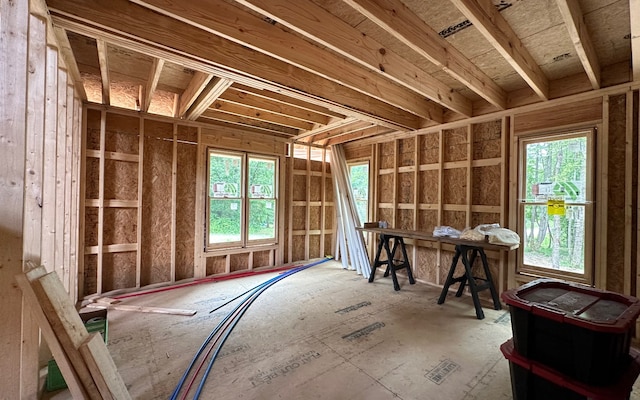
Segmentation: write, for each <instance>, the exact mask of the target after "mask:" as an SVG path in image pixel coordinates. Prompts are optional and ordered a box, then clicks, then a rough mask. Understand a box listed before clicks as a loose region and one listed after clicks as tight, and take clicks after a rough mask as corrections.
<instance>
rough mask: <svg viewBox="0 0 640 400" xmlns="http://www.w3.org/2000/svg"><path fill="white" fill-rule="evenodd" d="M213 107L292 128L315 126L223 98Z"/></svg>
mask: <svg viewBox="0 0 640 400" xmlns="http://www.w3.org/2000/svg"><path fill="white" fill-rule="evenodd" d="M211 108H212V109H214V110H216V111H220V112H223V113H227V114H233V115H238V116H242V117H246V118H250V119H255V120H258V121H264V122H270V123H272V124H277V125H282V126H288V127H290V128H295V129H300V130H309V129H311V128H313V124H312V123H310V122H306V121H301V120H299V119H295V118H289V117H287V116H284V115H282V114H276V113H273V112H270V111H265V110H262V109H257V108H253V107H247V106H245V105H244V104H239V103H232V102H228V101H225V100H222V99H218V100H216V101H215V102H214V103H213V104H212V105H211Z"/></svg>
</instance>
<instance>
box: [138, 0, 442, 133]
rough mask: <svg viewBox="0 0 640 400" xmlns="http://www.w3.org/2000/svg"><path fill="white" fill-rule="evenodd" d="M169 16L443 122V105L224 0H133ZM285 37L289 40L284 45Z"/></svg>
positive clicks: (416, 113)
mask: <svg viewBox="0 0 640 400" xmlns="http://www.w3.org/2000/svg"><path fill="white" fill-rule="evenodd" d="M133 1H134V2H135V3H137V4H140V5H142V6H145V7H148V8H149V9H151V10H153V11H156V12H158V13H161V14H164V15H166V16H168V17H171V18H175V19H178V20H182V21H184V22H187V23H189V24H191V25H193V26H194V27H198V28H200V29H203V30H206V31H208V32H210V33H213V34H216V35H219V36H222V37H224V38H227V39H229V40H231V41H233V42H236V43H238V44H240V45H243V46H247V47H249V48H252V49H254V50H256V51H260V52H262V53H264V54H267V55H269V56H272V57H274V58H277V59H280V60H283V61H285V62H287V63H288V64H291V65H295V66H296V67H299V68H301V69H304V70H307V71H309V72H312V73H314V74H317V75H320V76H321V77H323V78H325V79H328V80H331V81H333V82H335V83H338V84H340V85H344V86H347V87H349V88H351V89H354V90H357V91H359V92H361V93H363V94H366V95H368V96H371V97H374V98H377V99H378V100H381V101H384V102H387V103H389V104H391V105H393V106H395V107H398V108H401V109H403V110H405V111H408V112H410V113H412V114H415V115H417V116H419V117H421V118H424V119H428V120H432V121H435V122H442V121H443V120H442V108H441V107H439V106H438V105H436V104H435V103H433V102H432V101H429V100H428V99H427V98H425V97H424V96H422V95H419V94H417V93H415V92H414V91H410V90H407V89H406V88H402V87H400V86H399V85H397V84H396V83H395V82H392V81H390V80H388V79H386V78H385V79H380V75H379V74H378V73H375V72H373V71H370V70H368V69H364V68H361V67H358V66H357V65H355V64H354V63H351V62H348V61H347V60H345V59H344V58H343V57H340V56H338V55H335V54H334V53H330V52H327V51H325V50H323V49H322V48H320V47H318V46H315V45H314V44H312V43H310V42H308V41H306V40H304V39H302V38H300V37H299V36H296V35H294V34H292V33H291V32H289V31H288V30H284V29H282V28H281V27H280V26H277V25H273V24H270V23H267V22H265V21H264V20H263V19H261V18H259V17H257V16H255V15H253V14H250V13H248V12H246V11H244V10H243V9H241V8H239V7H235V6H233V5H231V4H229V3H227V2H225V1H223V0H212V1H209V2H207V3H206V4H205V3H197V2H185V3H180V4H178V3H175V2H173V1H170V0H133ZM282 43H287V46H282V45H281V44H282Z"/></svg>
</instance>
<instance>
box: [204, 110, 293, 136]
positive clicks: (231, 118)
mask: <svg viewBox="0 0 640 400" xmlns="http://www.w3.org/2000/svg"><path fill="white" fill-rule="evenodd" d="M199 120H200V121H202V120H213V121H216V122H224V123H230V124H233V125H236V127H237V126H238V125H240V126H242V127H244V128H250V129H251V130H252V131H253V132H260V133H271V134H276V135H279V136H283V137H285V136H286V137H292V136H295V135H296V134H297V133H298V130H297V129H295V128H290V127H287V126H283V125H278V124H272V123H269V122H265V121H258V120H256V119H252V118H246V117H243V116H240V115H234V114H228V113H223V112H219V111H216V110H215V109H209V110H207V111H205V112H204V113H202V115H201V116H200V118H199Z"/></svg>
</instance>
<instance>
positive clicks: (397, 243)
mask: <svg viewBox="0 0 640 400" xmlns="http://www.w3.org/2000/svg"><path fill="white" fill-rule="evenodd" d="M392 239H393V249H392V248H391V247H390V246H389V241H390V240H392ZM398 247H400V249H401V250H402V257H403V258H404V259H403V261H402V262H400V263H396V261H395V260H394V257H395V254H396V250H397V249H398ZM383 248H384V250H385V252H386V253H387V259H386V260H380V255H381V254H382V249H383ZM385 264H386V266H387V269H386V270H385V272H384V276H385V277H387V276H389V272H391V277H392V278H393V288H394V289H395V290H400V284H398V277H397V276H396V271H398V270H400V269H403V268H404V269H406V270H407V277H409V283H410V284H412V285H413V284H414V283H416V281H415V279H413V273H412V272H411V264H409V257H407V249H406V248H405V246H404V240H403V239H402V236H397V235H390V234H386V233H380V241H379V242H378V251H377V252H376V258H375V260H374V262H373V266H372V267H371V275H369V282H373V279H374V277H375V274H376V268H378V267H379V266H381V265H385Z"/></svg>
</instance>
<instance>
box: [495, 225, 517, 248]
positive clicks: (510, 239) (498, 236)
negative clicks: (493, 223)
mask: <svg viewBox="0 0 640 400" xmlns="http://www.w3.org/2000/svg"><path fill="white" fill-rule="evenodd" d="M489 243H493V244H505V245H509V246H512V245H514V244H520V236H519V235H518V234H517V233H515V232H514V231H512V230H511V229H507V228H495V229H492V230H491V233H490V234H489Z"/></svg>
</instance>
